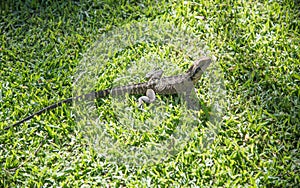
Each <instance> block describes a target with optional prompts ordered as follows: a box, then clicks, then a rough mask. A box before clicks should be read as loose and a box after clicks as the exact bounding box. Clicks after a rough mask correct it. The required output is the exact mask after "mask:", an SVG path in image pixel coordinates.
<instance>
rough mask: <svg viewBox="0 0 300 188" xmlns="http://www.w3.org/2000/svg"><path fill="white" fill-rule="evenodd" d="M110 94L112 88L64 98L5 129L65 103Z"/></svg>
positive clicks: (6, 128) (5, 128)
mask: <svg viewBox="0 0 300 188" xmlns="http://www.w3.org/2000/svg"><path fill="white" fill-rule="evenodd" d="M109 94H110V89H106V90H101V91H97V92H91V93H88V94H84V95H80V96H77V97H71V98H68V99H65V100H62V101H60V102H58V103H54V104H52V105H50V106H47V107H45V108H43V109H41V110H39V111H37V112H35V113H33V114H31V115H30V116H27V117H25V118H24V119H22V120H20V121H18V122H17V123H15V124H13V125H10V126H7V127H4V130H8V129H10V128H11V127H16V126H19V125H20V124H22V123H24V122H26V121H28V120H30V119H32V118H33V117H35V116H38V115H41V114H42V113H44V112H47V111H49V110H52V109H54V108H56V107H59V106H62V105H63V104H70V103H72V102H74V101H78V100H81V99H83V100H93V99H96V98H102V97H106V96H107V95H109Z"/></svg>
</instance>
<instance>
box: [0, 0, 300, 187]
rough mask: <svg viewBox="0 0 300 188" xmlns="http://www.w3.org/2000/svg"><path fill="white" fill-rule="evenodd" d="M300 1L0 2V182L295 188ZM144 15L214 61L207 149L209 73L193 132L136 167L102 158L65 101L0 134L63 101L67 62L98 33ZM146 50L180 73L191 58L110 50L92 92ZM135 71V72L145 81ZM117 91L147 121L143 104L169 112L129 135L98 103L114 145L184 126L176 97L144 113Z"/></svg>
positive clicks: (69, 70)
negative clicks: (187, 37) (216, 88)
mask: <svg viewBox="0 0 300 188" xmlns="http://www.w3.org/2000/svg"><path fill="white" fill-rule="evenodd" d="M299 9H300V7H299V2H297V1H292V0H283V1H227V2H223V1H208V0H207V1H198V2H192V1H162V2H161V3H155V2H154V1H153V2H152V1H138V2H136V1H132V2H125V1H119V3H114V2H113V1H106V2H97V1H92V0H90V1H88V0H87V1H66V2H65V1H62V2H57V3H39V2H37V1H25V2H20V3H17V2H16V3H10V2H6V3H3V2H2V3H1V4H0V10H1V18H0V19H1V22H0V31H1V35H0V120H1V121H0V129H1V131H0V148H1V149H0V168H1V171H0V187H41V186H43V187H49V186H61V187H69V186H75V187H79V186H83V185H88V186H97V187H99V186H105V185H107V184H109V185H111V186H113V187H115V186H116V187H119V186H120V187H121V186H126V187H134V186H138V187H147V186H149V187H150V186H151V187H152V186H161V187H165V186H167V185H172V186H177V187H180V186H183V187H187V186H193V187H194V186H196V185H198V186H199V187H204V186H208V187H211V186H216V187H237V186H242V187H244V186H250V187H258V186H259V187H260V186H263V187H296V186H297V185H299V183H300V177H299V174H300V171H299V166H300V155H299V148H300V145H299V141H298V140H299V139H297V138H299V137H300V135H299V130H300V127H299V125H300V121H299V119H300V101H299V98H300V89H299V85H300V84H299V83H300V62H299V59H300V58H299V54H300V50H299V43H300V34H299V30H300V24H299V17H300V14H299ZM145 20H165V21H168V22H171V23H174V24H176V25H178V26H183V27H188V28H189V29H190V31H193V32H194V34H195V36H198V37H199V38H201V40H204V41H205V43H206V44H207V47H208V51H210V55H211V56H215V57H216V65H218V66H219V67H220V68H221V74H222V75H223V82H224V90H225V91H226V96H224V101H227V103H226V105H225V106H224V109H223V113H222V117H221V119H220V120H219V121H220V124H221V126H220V128H219V129H218V132H217V135H216V137H215V139H214V140H213V142H212V143H211V144H210V145H209V147H204V142H203V139H204V137H205V135H204V133H203V130H205V129H208V128H209V124H208V123H207V122H208V120H207V118H205V113H206V115H207V113H210V112H209V111H211V110H210V109H211V107H212V104H210V102H209V101H210V96H209V95H208V94H207V93H206V91H207V90H209V89H208V88H209V87H211V86H210V85H209V83H206V79H205V78H208V75H209V73H207V74H206V75H204V78H203V79H202V81H203V82H200V83H199V84H197V88H198V89H199V91H198V97H199V96H201V101H202V103H203V104H204V106H205V107H207V109H206V108H204V109H203V110H202V111H200V113H197V115H196V116H197V118H198V119H197V120H195V122H196V123H197V128H198V129H197V130H198V132H197V133H195V135H196V136H195V137H193V139H192V140H190V141H189V142H188V144H187V146H186V147H185V148H183V149H182V150H181V151H180V152H179V153H176V154H175V155H174V156H170V157H168V158H167V159H165V161H164V162H159V161H156V163H155V164H151V165H148V164H143V165H137V166H134V165H126V164H125V163H124V164H122V163H114V162H111V161H108V160H105V158H103V156H102V155H100V154H99V153H98V152H97V150H96V149H93V148H90V147H88V145H87V143H88V141H87V139H85V137H84V134H83V132H82V131H81V130H80V129H79V128H78V127H77V122H76V118H74V115H73V111H72V108H71V107H69V106H67V105H66V106H63V107H60V108H57V109H55V110H53V111H51V112H47V113H45V114H42V115H41V116H38V117H35V118H34V119H33V120H31V121H29V122H26V123H24V124H22V126H19V127H16V128H12V129H10V130H7V131H4V130H3V128H4V127H6V126H8V125H11V124H12V123H14V122H16V121H18V120H20V119H22V118H23V117H25V116H26V115H28V114H32V113H33V112H35V111H38V110H39V109H41V108H43V107H45V106H47V105H50V104H52V103H54V102H57V101H59V100H61V99H65V98H68V97H71V96H72V89H73V87H72V82H73V78H74V76H76V67H77V66H78V65H79V64H80V62H81V61H82V59H83V58H84V57H85V56H86V54H87V53H88V52H89V48H90V47H91V46H93V45H94V43H95V42H97V40H99V38H100V36H102V34H103V33H107V32H109V31H112V30H113V29H114V28H118V27H121V26H123V25H125V24H133V23H136V22H140V21H145ZM162 49H165V51H164V50H162ZM172 50H173V51H172ZM162 51H163V53H162ZM155 54H157V56H158V57H160V58H162V59H167V60H170V62H169V63H170V64H171V65H176V66H177V67H179V71H181V70H182V71H184V70H186V69H187V66H188V64H190V61H189V58H187V57H185V56H184V54H181V53H180V52H179V55H178V53H177V52H176V53H175V52H174V49H172V46H168V44H166V48H163V47H161V46H159V45H155V44H147V43H146V44H144V43H140V44H137V45H135V46H131V47H128V48H125V49H123V50H122V51H120V52H119V53H116V54H114V55H113V56H112V57H111V58H110V61H109V62H107V63H106V64H104V66H103V67H102V69H101V70H98V71H99V72H98V73H99V74H100V75H102V76H101V77H100V78H99V80H98V82H97V83H96V86H97V88H99V89H104V88H107V87H111V86H113V85H114V84H117V83H114V81H115V80H116V79H120V76H124V75H125V76H126V75H128V74H127V73H126V70H127V69H128V67H130V65H132V64H134V63H139V60H140V59H141V58H142V57H146V58H149V57H150V56H153V55H155ZM140 66H141V67H143V65H142V64H140ZM140 70H143V69H137V70H136V72H134V73H139V71H140ZM124 71H125V73H124ZM144 71H145V70H144ZM139 74H140V73H139ZM168 74H172V71H170V72H168ZM142 75H143V73H141V75H139V76H140V77H138V78H139V79H140V78H141V79H143V78H142ZM126 79H128V80H129V82H134V80H135V79H133V78H132V77H129V78H128V77H127V78H126ZM126 79H125V80H121V81H120V83H122V82H123V81H124V82H126ZM125 98H126V101H127V103H126V104H125V105H127V106H128V108H129V109H130V110H131V111H132V112H133V113H132V115H133V116H134V120H136V121H139V122H143V121H151V120H152V119H155V118H157V116H156V115H155V114H153V113H151V112H153V111H154V110H153V109H155V105H158V106H159V104H168V105H167V106H166V116H167V117H168V118H166V119H165V120H164V121H162V123H161V126H160V124H155V123H157V121H154V122H155V123H154V125H155V127H154V128H153V131H154V133H157V134H153V133H152V132H151V134H147V132H143V131H140V132H138V133H134V132H131V130H124V129H122V127H120V123H121V124H122V122H123V123H124V124H126V122H127V121H129V120H127V119H122V122H118V121H117V120H116V118H115V117H116V115H120V114H116V112H118V111H115V110H114V109H113V105H114V100H113V99H111V98H105V99H103V100H102V101H98V104H99V105H98V112H100V114H101V118H103V122H104V126H106V127H107V129H109V130H110V131H111V135H113V136H114V137H115V138H116V139H119V140H120V141H122V142H123V141H126V140H127V141H128V142H129V143H130V144H143V141H150V143H151V142H153V143H155V141H157V140H158V141H159V140H163V139H165V138H166V137H168V134H164V132H167V133H168V131H169V132H172V131H174V127H176V125H178V124H179V122H182V118H181V117H182V116H181V114H182V112H184V110H182V105H181V104H180V101H178V97H176V96H171V97H164V96H159V102H158V103H155V104H151V105H149V106H145V108H146V112H141V111H139V110H137V109H136V106H135V105H136V102H135V101H136V98H137V97H136V96H129V97H125ZM171 104H172V106H171ZM163 106H164V105H163ZM121 112H122V111H121ZM122 113H126V111H125V112H122ZM183 121H185V120H183ZM129 123H130V121H129ZM152 124H153V123H152ZM161 134H163V136H162V137H160V135H161ZM199 148H200V149H199Z"/></svg>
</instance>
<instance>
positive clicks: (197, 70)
mask: <svg viewBox="0 0 300 188" xmlns="http://www.w3.org/2000/svg"><path fill="white" fill-rule="evenodd" d="M210 63H211V58H209V57H202V58H200V59H199V60H198V61H196V62H195V63H194V64H193V66H191V67H190V68H189V70H188V71H187V74H188V76H189V77H190V78H191V80H192V81H193V83H194V84H196V83H197V81H198V80H199V79H200V77H201V75H202V74H203V72H204V71H205V70H206V68H207V67H208V66H209V65H210Z"/></svg>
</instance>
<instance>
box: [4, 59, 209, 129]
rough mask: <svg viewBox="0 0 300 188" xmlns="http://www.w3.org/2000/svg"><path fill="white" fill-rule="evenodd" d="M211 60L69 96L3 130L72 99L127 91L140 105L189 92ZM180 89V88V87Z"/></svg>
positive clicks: (116, 94)
mask: <svg viewBox="0 0 300 188" xmlns="http://www.w3.org/2000/svg"><path fill="white" fill-rule="evenodd" d="M211 62H212V60H211V58H209V57H202V58H200V59H198V60H197V61H196V62H195V63H194V64H193V65H192V66H191V67H190V68H189V69H188V70H187V72H186V73H184V74H181V75H176V76H167V77H162V73H163V71H162V70H158V71H152V72H150V73H148V74H147V75H146V78H148V79H149V80H148V81H147V82H142V83H137V84H132V85H127V86H120V87H115V88H111V89H105V90H100V91H93V92H91V93H87V94H83V95H80V96H75V97H70V98H67V99H64V100H62V101H59V102H57V103H54V104H52V105H50V106H47V107H45V108H43V109H41V110H39V111H37V112H35V113H33V114H31V115H29V116H27V117H25V118H24V119H22V120H20V121H18V122H16V123H15V124H13V125H11V126H7V127H5V128H4V130H8V129H10V128H11V127H16V126H18V125H20V124H22V123H24V122H26V121H28V120H30V119H32V118H33V117H35V116H38V115H41V114H42V113H44V112H46V111H49V110H52V109H54V108H57V107H59V106H62V105H63V104H70V103H72V102H74V101H78V100H93V99H97V98H104V97H106V96H108V95H112V96H119V95H124V94H126V93H128V94H129V95H144V94H146V95H145V96H141V97H140V98H139V99H138V106H141V105H142V104H143V103H144V102H145V103H152V102H154V101H155V99H156V97H155V95H156V94H159V95H168V94H177V93H178V92H179V90H180V88H183V90H185V91H184V92H185V93H187V95H189V94H188V93H190V92H191V90H192V89H193V87H194V85H195V84H196V83H197V82H198V80H199V79H200V77H201V76H202V74H203V72H204V71H205V70H206V68H207V67H208V66H209V65H210V64H211ZM187 83H192V85H193V87H192V88H191V87H187V88H186V87H185V86H184V85H185V84H187ZM181 90H182V89H181Z"/></svg>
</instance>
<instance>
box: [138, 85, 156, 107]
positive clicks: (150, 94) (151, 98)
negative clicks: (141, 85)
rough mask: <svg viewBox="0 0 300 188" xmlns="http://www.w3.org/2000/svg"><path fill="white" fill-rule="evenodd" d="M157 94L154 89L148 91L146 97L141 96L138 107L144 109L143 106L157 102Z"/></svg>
mask: <svg viewBox="0 0 300 188" xmlns="http://www.w3.org/2000/svg"><path fill="white" fill-rule="evenodd" d="M155 98H156V97H155V92H154V91H153V89H147V92H146V96H141V97H140V98H139V100H138V101H139V104H138V107H139V108H141V107H142V104H143V103H144V102H145V103H148V104H149V103H152V102H154V101H155Z"/></svg>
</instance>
